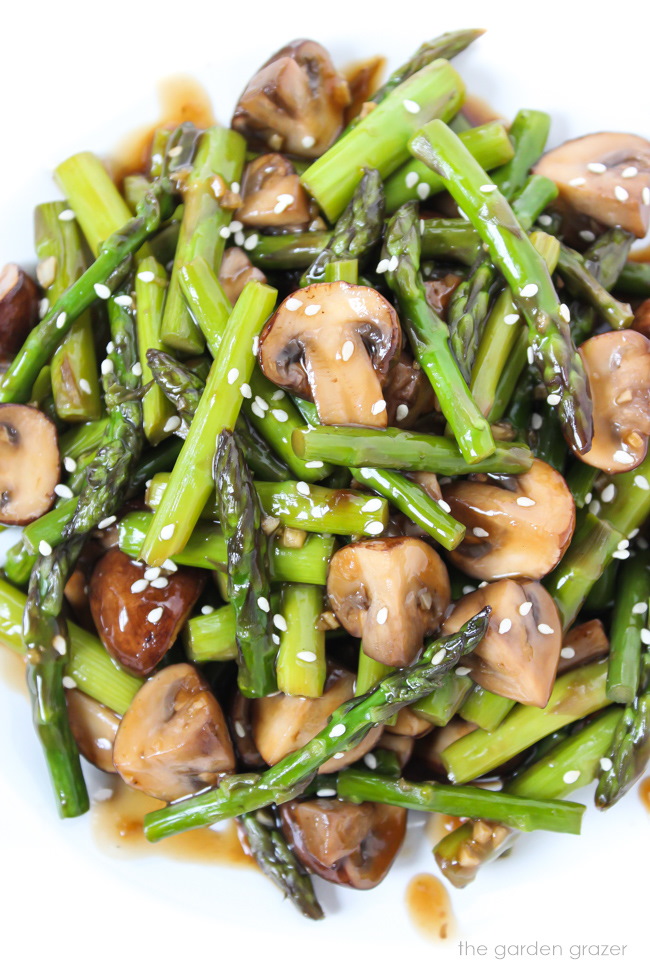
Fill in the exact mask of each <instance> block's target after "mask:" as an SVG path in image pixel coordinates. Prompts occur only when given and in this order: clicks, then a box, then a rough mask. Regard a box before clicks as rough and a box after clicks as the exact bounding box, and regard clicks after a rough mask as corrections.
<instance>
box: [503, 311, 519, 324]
mask: <svg viewBox="0 0 650 975" xmlns="http://www.w3.org/2000/svg"><path fill="white" fill-rule="evenodd" d="M503 320H504V322H505V323H506V325H516V324H517V322H518V321H519V315H518V314H517V313H516V312H513V313H512V314H510V315H504V316H503Z"/></svg>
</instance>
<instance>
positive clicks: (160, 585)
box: [151, 576, 169, 589]
mask: <svg viewBox="0 0 650 975" xmlns="http://www.w3.org/2000/svg"><path fill="white" fill-rule="evenodd" d="M151 585H152V586H153V588H154V589H166V588H167V586H168V585H169V579H166V578H165V576H159V577H158V578H157V579H154V580H153V582H152V583H151Z"/></svg>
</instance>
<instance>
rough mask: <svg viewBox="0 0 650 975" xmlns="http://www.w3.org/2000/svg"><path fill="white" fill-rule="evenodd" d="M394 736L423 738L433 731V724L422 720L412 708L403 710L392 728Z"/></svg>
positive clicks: (399, 712) (398, 714) (398, 713)
mask: <svg viewBox="0 0 650 975" xmlns="http://www.w3.org/2000/svg"><path fill="white" fill-rule="evenodd" d="M390 730H391V733H392V734H393V735H403V736H404V737H407V738H421V737H422V736H423V735H428V734H429V732H430V731H431V722H430V721H427V719H426V718H421V717H420V716H419V715H418V714H416V713H415V711H413V710H412V709H411V708H402V710H401V711H398V712H397V719H396V721H395V724H394V725H391V727H390Z"/></svg>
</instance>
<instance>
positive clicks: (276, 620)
mask: <svg viewBox="0 0 650 975" xmlns="http://www.w3.org/2000/svg"><path fill="white" fill-rule="evenodd" d="M273 626H274V627H275V628H276V630H282V632H283V633H286V632H287V621H286V620H285V618H284V616H283V615H282V613H276V614H275V616H274V617H273Z"/></svg>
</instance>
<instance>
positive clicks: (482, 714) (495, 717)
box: [459, 684, 515, 731]
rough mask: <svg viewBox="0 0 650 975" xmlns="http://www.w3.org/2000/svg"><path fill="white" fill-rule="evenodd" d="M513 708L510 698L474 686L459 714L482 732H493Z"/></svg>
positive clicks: (513, 704)
mask: <svg viewBox="0 0 650 975" xmlns="http://www.w3.org/2000/svg"><path fill="white" fill-rule="evenodd" d="M514 706H515V702H514V701H511V700H510V698H508V697H502V696H501V695H500V694H495V693H494V692H493V691H486V690H485V688H484V687H481V686H480V685H479V684H475V685H474V687H473V688H472V690H471V691H470V693H469V694H468V695H467V697H466V698H465V700H464V701H463V703H462V704H461V706H460V708H459V714H460V716H461V718H464V720H465V721H469V722H471V724H475V725H478V727H479V728H483V730H484V731H494V730H495V729H496V728H498V727H499V725H500V724H501V722H502V721H503V720H504V719H505V718H506V716H507V715H508V714H510V712H511V711H512V709H513V708H514Z"/></svg>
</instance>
